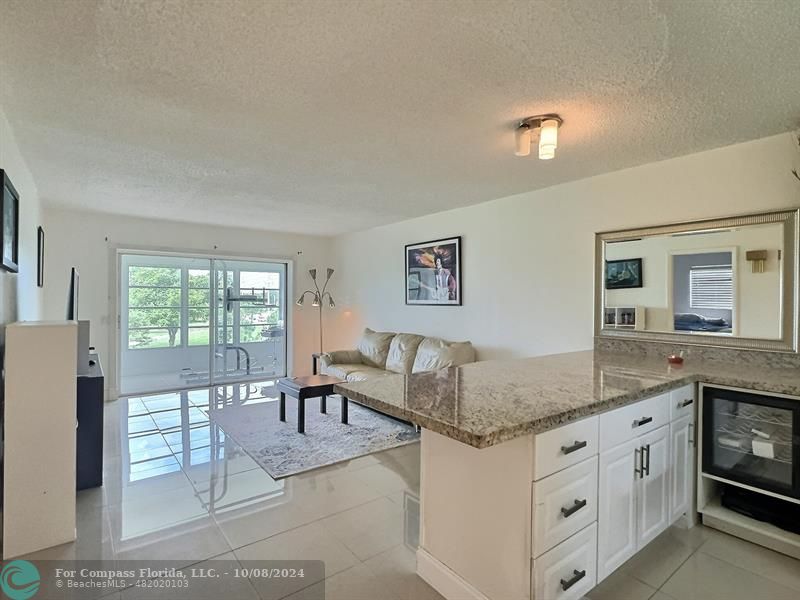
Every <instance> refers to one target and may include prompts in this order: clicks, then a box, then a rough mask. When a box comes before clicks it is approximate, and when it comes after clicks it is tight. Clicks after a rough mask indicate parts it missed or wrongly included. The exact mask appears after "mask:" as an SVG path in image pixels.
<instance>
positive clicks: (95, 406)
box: [76, 354, 105, 490]
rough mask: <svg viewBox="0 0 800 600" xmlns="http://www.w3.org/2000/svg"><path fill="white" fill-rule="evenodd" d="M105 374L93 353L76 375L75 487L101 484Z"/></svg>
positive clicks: (80, 488)
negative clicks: (86, 367)
mask: <svg viewBox="0 0 800 600" xmlns="http://www.w3.org/2000/svg"><path fill="white" fill-rule="evenodd" d="M104 381H105V378H104V377H103V368H102V367H101V365H100V359H99V358H98V357H97V354H90V355H89V372H88V373H87V374H86V375H80V376H78V398H77V405H78V429H77V435H78V440H77V456H76V460H77V465H76V466H77V482H76V483H77V489H79V490H83V489H86V488H92V487H98V486H101V485H103V402H104V400H103V395H104V388H105V383H104Z"/></svg>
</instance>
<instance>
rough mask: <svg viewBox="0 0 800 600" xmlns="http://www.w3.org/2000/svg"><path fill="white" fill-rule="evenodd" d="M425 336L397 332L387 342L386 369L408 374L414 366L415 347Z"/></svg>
mask: <svg viewBox="0 0 800 600" xmlns="http://www.w3.org/2000/svg"><path fill="white" fill-rule="evenodd" d="M424 339H425V338H424V337H422V336H421V335H416V334H413V333H398V334H397V335H396V336H394V338H392V343H391V344H389V355H388V356H387V357H386V370H387V371H394V372H395V373H403V374H406V375H408V374H409V373H411V367H413V366H414V357H415V356H416V355H417V348H418V347H419V344H420V342H422V340H424Z"/></svg>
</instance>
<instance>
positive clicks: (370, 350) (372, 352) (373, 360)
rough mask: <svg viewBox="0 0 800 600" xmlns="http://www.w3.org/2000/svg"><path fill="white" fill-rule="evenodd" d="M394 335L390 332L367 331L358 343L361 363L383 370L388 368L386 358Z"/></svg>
mask: <svg viewBox="0 0 800 600" xmlns="http://www.w3.org/2000/svg"><path fill="white" fill-rule="evenodd" d="M394 336H395V334H394V333H391V332H388V331H383V332H381V331H372V329H369V328H367V329H365V330H364V335H362V336H361V341H359V342H358V351H359V352H360V353H361V362H363V363H364V364H365V365H367V366H368V367H378V368H380V369H383V368H384V367H385V366H386V357H387V356H388V355H389V344H391V343H392V338H393V337H394Z"/></svg>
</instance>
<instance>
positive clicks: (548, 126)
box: [539, 119, 558, 160]
mask: <svg viewBox="0 0 800 600" xmlns="http://www.w3.org/2000/svg"><path fill="white" fill-rule="evenodd" d="M557 147H558V121H556V120H555V119H547V120H546V121H542V129H541V131H540V132H539V158H540V159H542V160H549V159H551V158H554V157H555V155H556V148H557Z"/></svg>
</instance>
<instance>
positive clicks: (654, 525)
mask: <svg viewBox="0 0 800 600" xmlns="http://www.w3.org/2000/svg"><path fill="white" fill-rule="evenodd" d="M639 443H640V444H641V446H642V450H641V453H640V458H639V460H640V468H641V479H640V480H639V488H638V490H637V492H638V494H637V518H638V524H637V544H636V548H637V549H641V548H643V547H644V546H645V545H646V544H647V543H649V542H650V541H652V540H653V539H654V538H655V537H656V536H657V535H658V534H659V533H661V532H662V531H664V530H665V529H666V528H667V527H669V524H670V521H669V471H670V470H669V460H670V452H669V427H661V428H659V429H656V430H655V431H653V432H652V433H648V434H647V435H644V436H642V437H640V438H639Z"/></svg>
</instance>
